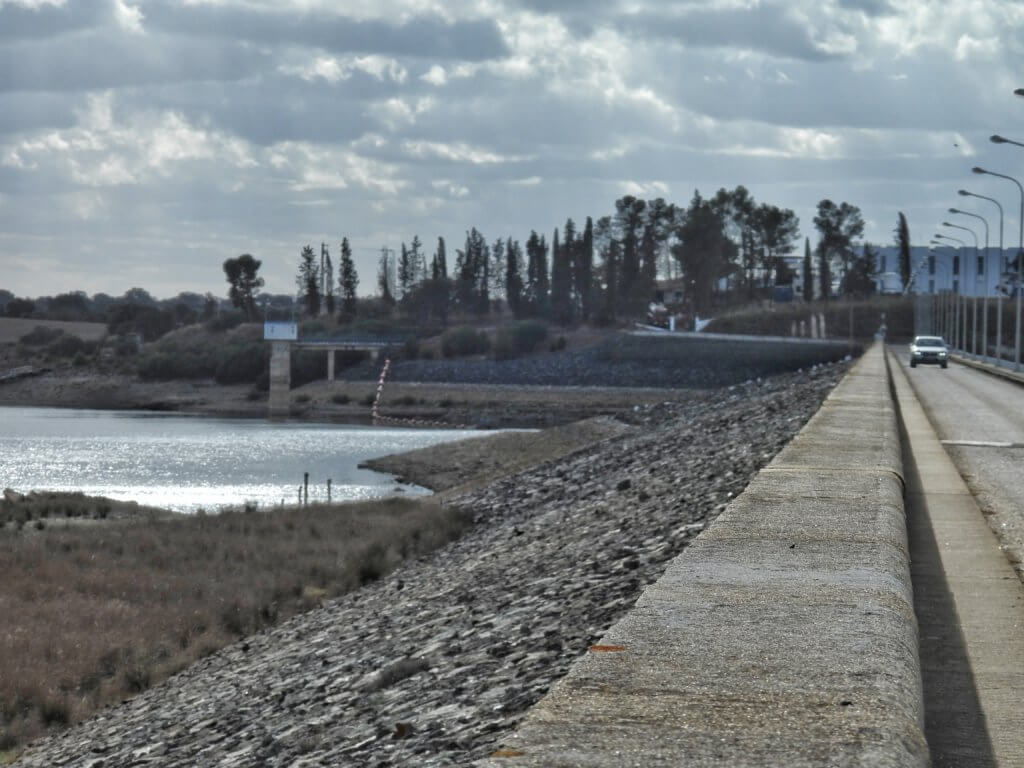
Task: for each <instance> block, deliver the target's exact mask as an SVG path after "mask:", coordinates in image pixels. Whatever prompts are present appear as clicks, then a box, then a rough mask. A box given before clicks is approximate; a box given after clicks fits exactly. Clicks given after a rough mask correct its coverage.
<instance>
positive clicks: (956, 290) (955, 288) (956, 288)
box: [953, 280, 960, 294]
mask: <svg viewBox="0 0 1024 768" xmlns="http://www.w3.org/2000/svg"><path fill="white" fill-rule="evenodd" d="M953 293H956V294H959V293H960V281H959V280H954V281H953Z"/></svg>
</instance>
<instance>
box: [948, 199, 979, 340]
mask: <svg viewBox="0 0 1024 768" xmlns="http://www.w3.org/2000/svg"><path fill="white" fill-rule="evenodd" d="M949 212H950V213H958V214H960V215H961V216H970V217H972V218H975V219H980V220H981V223H982V224H984V225H985V265H984V269H983V270H982V272H983V273H984V278H983V279H984V281H985V293H983V294H982V300H981V338H982V343H981V354H982V356H983V357H986V358H987V357H988V219H986V218H985V217H984V216H979V215H978V214H976V213H971V212H970V211H961V210H960V209H959V208H950V209H949ZM974 272H975V275H977V272H978V270H977V264H975V270H974ZM974 287H975V288H977V287H978V280H977V277H975V280H974Z"/></svg>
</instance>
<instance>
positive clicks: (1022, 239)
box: [971, 89, 1024, 371]
mask: <svg viewBox="0 0 1024 768" xmlns="http://www.w3.org/2000/svg"><path fill="white" fill-rule="evenodd" d="M1018 90H1024V89H1018ZM1014 93H1017V91H1014ZM1017 95H1022V94H1019V93H1018V94H1017ZM1002 138H1003V137H1002V136H993V137H992V140H993V141H994V142H995V143H996V144H1009V143H1013V144H1016V143H1017V142H1010V141H1009V140H1005V139H1004V140H1003V141H997V140H996V139H1002ZM971 171H973V172H974V173H979V174H987V175H988V176H996V177H998V178H1000V179H1006V180H1007V181H1012V182H1013V183H1014V184H1016V185H1017V189H1018V190H1020V217H1019V219H1018V224H1019V227H1020V234H1019V239H1018V243H1017V285H1016V286H1015V289H1016V291H1017V331H1016V334H1015V339H1014V353H1013V367H1014V370H1018V371H1019V370H1020V313H1021V293H1022V291H1021V269H1022V268H1024V256H1022V255H1021V254H1022V253H1024V186H1021V183H1020V182H1019V181H1017V180H1016V179H1015V178H1013V176H1007V175H1006V174H1005V173H996V172H995V171H987V170H985V169H984V168H979V167H978V166H974V167H973V168H971Z"/></svg>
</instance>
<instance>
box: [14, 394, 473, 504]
mask: <svg viewBox="0 0 1024 768" xmlns="http://www.w3.org/2000/svg"><path fill="white" fill-rule="evenodd" d="M473 435H477V436H480V435H481V433H480V432H478V431H472V430H423V429H394V428H384V427H361V426H350V425H338V424H310V423H273V422H266V421H259V420H254V419H219V418H211V417H208V416H187V415H182V414H163V413H151V412H139V411H91V410H74V409H63V408H60V409H58V408H16V407H0V490H2V489H3V488H14V489H15V490H18V491H21V492H25V491H29V490H56V491H82V492H83V493H86V494H89V495H97V496H108V497H110V498H114V499H121V500H129V501H137V502H139V503H140V504H146V505H151V506H156V507H163V508H165V509H173V510H177V511H179V512H195V511H196V510H198V509H205V510H208V511H215V510H217V509H219V508H221V507H224V506H241V505H242V504H244V503H245V502H247V501H248V502H253V501H255V502H257V503H259V505H260V506H267V505H274V504H280V503H281V502H284V503H285V504H294V503H296V501H297V498H298V497H297V490H298V487H299V486H300V485H301V484H302V475H303V473H304V472H309V497H310V501H314V500H317V501H323V500H326V497H327V487H326V484H327V479H328V478H330V479H331V480H332V491H331V495H332V498H333V499H334V500H335V501H341V500H348V499H367V498H374V497H380V496H387V495H391V494H393V493H396V492H405V493H425V492H426V491H425V489H422V488H418V487H416V486H408V485H399V484H398V483H396V482H395V480H394V478H392V477H391V476H389V475H384V474H380V473H377V472H371V471H369V470H365V469H359V468H358V466H357V465H358V464H359V463H360V462H361V461H365V460H367V459H370V458H374V457H378V456H384V455H386V454H391V453H401V452H403V451H409V450H414V449H416V448H424V447H426V446H430V445H436V444H438V443H444V442H450V441H452V440H459V439H463V438H466V437H470V436H473Z"/></svg>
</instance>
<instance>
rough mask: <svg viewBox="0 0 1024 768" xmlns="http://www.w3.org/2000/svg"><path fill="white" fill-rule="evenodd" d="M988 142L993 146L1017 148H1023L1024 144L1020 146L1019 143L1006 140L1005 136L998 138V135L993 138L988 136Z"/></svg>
mask: <svg viewBox="0 0 1024 768" xmlns="http://www.w3.org/2000/svg"><path fill="white" fill-rule="evenodd" d="M988 140H989V141H991V142H992V143H993V144H1016V145H1017V146H1018V147H1024V144H1021V143H1020V142H1019V141H1014V140H1013V139H1008V138H1006V137H1005V136H1000V135H999V134H996V135H995V136H989V137H988Z"/></svg>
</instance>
